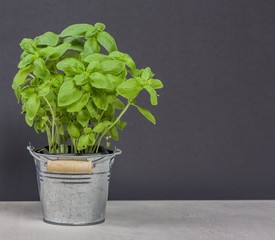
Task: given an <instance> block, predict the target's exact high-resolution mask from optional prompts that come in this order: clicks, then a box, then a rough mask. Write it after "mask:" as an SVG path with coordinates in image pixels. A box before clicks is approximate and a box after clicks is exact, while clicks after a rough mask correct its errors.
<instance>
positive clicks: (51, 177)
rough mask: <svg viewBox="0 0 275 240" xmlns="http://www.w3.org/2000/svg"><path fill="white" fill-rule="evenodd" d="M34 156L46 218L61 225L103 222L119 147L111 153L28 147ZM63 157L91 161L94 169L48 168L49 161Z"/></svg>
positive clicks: (119, 152) (44, 217) (46, 220)
mask: <svg viewBox="0 0 275 240" xmlns="http://www.w3.org/2000/svg"><path fill="white" fill-rule="evenodd" d="M28 150H29V151H30V153H31V155H32V156H33V157H34V161H35V166H36V173H37V183H38V189H39V195H40V201H41V204H42V208H43V219H44V221H45V222H48V223H53V224H61V225H90V224H96V223H101V222H104V220H105V209H106V202H107V198H108V188H109V180H110V173H111V167H112V164H113V162H114V157H115V156H116V155H119V154H121V150H119V149H116V150H115V151H114V152H110V153H109V154H85V155H75V154H65V155H62V154H60V155H50V154H44V153H38V152H37V151H34V148H33V147H28ZM60 159H63V160H64V159H66V160H72V159H73V160H74V161H77V160H79V161H90V162H91V163H92V164H91V165H92V172H91V173H81V174H79V173H77V174H76V173H67V172H66V173H62V172H49V171H48V169H47V164H48V161H58V160H60Z"/></svg>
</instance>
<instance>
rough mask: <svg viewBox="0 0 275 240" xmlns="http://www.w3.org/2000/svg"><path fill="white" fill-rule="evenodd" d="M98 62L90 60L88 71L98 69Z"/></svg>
mask: <svg viewBox="0 0 275 240" xmlns="http://www.w3.org/2000/svg"><path fill="white" fill-rule="evenodd" d="M98 68H99V62H98V61H91V62H90V63H89V65H88V67H87V71H88V72H95V71H98Z"/></svg>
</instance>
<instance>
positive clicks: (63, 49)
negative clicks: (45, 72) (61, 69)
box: [49, 43, 71, 60]
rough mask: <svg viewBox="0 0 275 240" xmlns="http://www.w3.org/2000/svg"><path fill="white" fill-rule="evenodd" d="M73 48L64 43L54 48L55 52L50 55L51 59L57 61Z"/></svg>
mask: <svg viewBox="0 0 275 240" xmlns="http://www.w3.org/2000/svg"><path fill="white" fill-rule="evenodd" d="M70 48H71V44H69V43H62V44H60V45H59V46H57V47H54V52H53V53H52V54H50V55H49V59H51V60H57V59H59V58H60V57H61V56H62V55H63V54H64V53H65V52H66V51H67V50H68V49H70Z"/></svg>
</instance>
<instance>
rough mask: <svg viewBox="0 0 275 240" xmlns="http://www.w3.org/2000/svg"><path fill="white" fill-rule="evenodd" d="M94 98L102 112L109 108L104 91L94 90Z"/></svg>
mask: <svg viewBox="0 0 275 240" xmlns="http://www.w3.org/2000/svg"><path fill="white" fill-rule="evenodd" d="M92 98H93V101H94V103H95V105H96V106H97V107H98V108H99V109H102V110H105V111H106V110H107V108H108V101H107V97H106V94H105V93H104V92H103V91H100V90H99V89H93V93H92Z"/></svg>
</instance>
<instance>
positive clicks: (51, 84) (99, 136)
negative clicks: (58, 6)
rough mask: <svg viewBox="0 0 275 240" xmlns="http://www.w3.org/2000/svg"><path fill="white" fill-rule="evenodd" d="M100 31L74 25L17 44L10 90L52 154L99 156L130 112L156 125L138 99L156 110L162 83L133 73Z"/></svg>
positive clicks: (140, 71)
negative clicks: (143, 96)
mask: <svg viewBox="0 0 275 240" xmlns="http://www.w3.org/2000/svg"><path fill="white" fill-rule="evenodd" d="M104 30H105V25H104V24H102V23H96V24H95V25H90V24H74V25H71V26H69V27H67V28H66V29H64V30H63V31H62V32H61V33H60V34H59V35H58V34H55V33H53V32H46V33H44V34H43V35H40V36H38V37H35V38H34V39H30V38H24V39H23V40H22V41H21V43H20V47H21V48H22V49H23V53H22V55H21V56H20V62H19V64H18V68H19V71H18V73H17V74H16V75H15V77H14V80H13V84H12V88H13V90H14V91H15V94H16V97H17V99H18V101H19V102H20V101H21V103H22V113H24V114H25V119H26V122H27V124H28V125H29V126H33V127H34V129H35V130H36V132H37V133H39V132H42V133H44V132H46V134H47V139H48V145H49V152H50V153H53V154H55V153H67V152H68V146H69V145H71V146H72V149H73V150H72V152H74V153H94V152H98V149H99V146H100V144H101V142H102V140H103V139H104V138H105V139H106V140H107V147H108V145H109V139H114V140H118V138H119V134H118V129H120V130H123V129H124V128H125V126H126V122H124V121H122V116H123V114H124V113H125V112H126V111H127V110H128V108H129V107H130V106H133V107H136V108H137V109H138V111H139V112H140V113H141V114H142V115H143V116H144V117H146V118H147V119H148V120H149V121H151V122H152V123H154V124H155V122H156V120H155V118H154V116H153V115H152V114H151V113H150V111H149V110H147V109H145V108H142V107H140V106H138V105H137V103H136V97H137V96H138V95H139V93H140V92H141V91H142V90H145V91H147V92H148V93H149V95H150V101H151V104H152V105H157V103H158V95H157V92H156V89H160V88H162V87H163V84H162V82H161V81H160V80H158V79H154V78H153V76H154V74H153V73H152V71H151V69H150V68H149V67H147V68H145V69H137V68H136V64H135V62H134V61H133V59H132V58H131V57H130V56H129V55H128V54H126V53H123V52H120V51H118V49H117V45H116V42H115V40H114V38H113V37H112V36H111V35H110V34H109V33H107V32H106V31H104Z"/></svg>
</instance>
